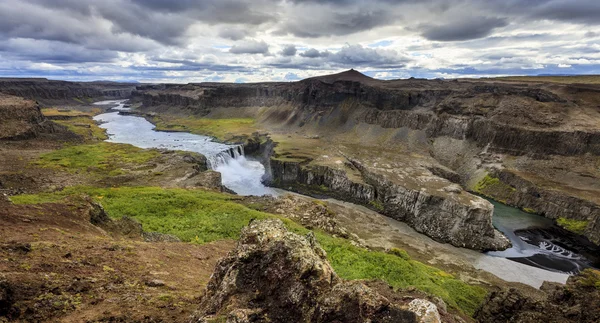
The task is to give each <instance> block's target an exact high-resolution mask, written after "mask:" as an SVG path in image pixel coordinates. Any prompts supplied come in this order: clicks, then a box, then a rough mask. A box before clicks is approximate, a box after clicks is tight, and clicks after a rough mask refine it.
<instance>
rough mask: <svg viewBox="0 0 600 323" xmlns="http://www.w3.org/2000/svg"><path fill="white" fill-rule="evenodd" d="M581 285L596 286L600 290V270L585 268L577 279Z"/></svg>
mask: <svg viewBox="0 0 600 323" xmlns="http://www.w3.org/2000/svg"><path fill="white" fill-rule="evenodd" d="M577 282H578V283H579V284H580V285H581V286H584V287H594V288H596V289H598V290H600V270H596V269H585V270H584V271H582V272H581V276H580V278H579V280H578V281H577Z"/></svg>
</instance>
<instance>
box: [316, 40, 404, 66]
mask: <svg viewBox="0 0 600 323" xmlns="http://www.w3.org/2000/svg"><path fill="white" fill-rule="evenodd" d="M327 59H328V60H330V61H331V62H333V63H335V64H337V65H339V66H347V67H354V66H356V67H364V66H371V67H378V68H382V67H386V68H392V67H395V68H400V67H404V66H405V65H406V63H408V62H409V61H410V59H409V58H407V57H403V56H401V55H400V54H398V52H396V51H394V50H389V49H373V48H368V47H363V46H361V45H346V46H344V47H342V49H341V50H339V51H338V52H336V53H333V54H331V55H329V56H328V58H327Z"/></svg>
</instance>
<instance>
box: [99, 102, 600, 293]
mask: <svg viewBox="0 0 600 323" xmlns="http://www.w3.org/2000/svg"><path fill="white" fill-rule="evenodd" d="M124 102H125V101H103V102H98V103H96V104H98V105H113V106H114V108H113V109H114V110H117V111H119V110H128V108H125V107H124ZM94 119H95V120H97V121H99V122H101V125H100V126H101V127H102V128H104V129H106V130H107V133H108V135H109V139H108V141H109V142H115V143H127V144H132V145H134V146H137V147H141V148H163V149H172V150H185V151H193V152H197V153H200V154H203V155H205V156H206V157H207V159H208V161H209V164H210V167H211V168H212V169H213V170H216V171H218V172H220V173H221V176H222V181H223V185H224V186H226V187H227V188H229V189H231V190H232V191H234V192H236V193H237V194H239V195H278V192H281V190H277V189H272V188H269V187H266V186H265V185H263V184H262V182H261V178H262V176H263V175H264V173H265V168H264V166H263V165H262V164H261V163H260V162H258V161H256V160H253V159H251V158H247V157H246V156H244V154H243V149H242V147H241V146H232V145H226V144H222V143H218V142H215V141H214V140H213V139H212V138H210V137H207V136H201V135H195V134H190V133H185V132H161V131H155V130H154V125H153V124H152V123H150V122H148V121H147V120H146V119H144V118H141V117H137V116H131V115H121V114H119V112H108V113H104V114H100V115H98V116H96V117H95V118H94ZM492 203H493V204H494V207H495V208H494V217H493V223H494V226H495V227H496V228H497V229H498V230H500V231H502V232H503V233H504V234H505V235H506V236H507V237H508V238H509V239H510V240H511V242H512V243H513V247H512V248H510V249H508V250H505V251H502V252H488V253H486V255H484V256H485V257H484V258H481V257H477V260H476V262H477V264H475V265H476V267H478V268H480V269H484V270H486V271H489V272H492V273H494V274H496V275H498V276H499V277H500V278H503V279H505V280H509V281H521V282H525V283H528V282H530V281H531V280H532V279H533V280H535V284H531V283H530V284H531V285H539V284H540V282H541V281H542V280H541V279H542V278H543V279H547V280H551V281H557V282H564V281H566V278H567V277H568V274H573V273H577V272H579V271H580V270H581V269H583V268H587V267H590V266H594V261H591V260H588V259H587V258H586V257H585V256H583V255H581V254H580V251H581V249H578V247H579V246H580V245H581V243H582V242H581V241H578V240H577V239H576V237H570V236H568V233H567V232H564V231H559V230H560V229H559V228H557V227H556V226H555V225H554V224H553V223H552V221H550V220H548V219H546V218H544V217H541V216H537V215H532V214H528V213H525V212H522V211H520V210H518V209H515V208H512V207H508V206H506V205H502V204H500V203H496V202H493V201H492ZM565 235H566V236H567V238H565ZM584 249H585V248H584ZM592 254H593V252H592ZM494 258H506V259H510V260H514V261H515V262H518V263H520V264H516V263H515V264H514V266H513V267H514V271H511V270H507V268H494V267H495V266H497V265H498V264H499V263H498V262H496V261H494V260H493V259H494ZM482 259H484V261H483V262H482ZM474 261H475V259H474ZM509 263H512V262H509ZM522 264H525V265H528V266H525V267H529V266H534V267H537V268H541V269H543V270H542V271H533V272H531V271H528V272H527V273H525V271H526V270H523V269H522V268H524V267H523V266H522ZM596 264H597V263H596ZM502 266H506V263H504V262H502ZM519 268H521V269H519ZM541 272H545V274H540V273H541ZM523 275H529V276H531V278H527V279H526V280H525V281H522V280H523V279H520V278H519V276H523ZM535 275H537V276H539V277H537V280H536V278H535V277H533V276H535ZM536 287H538V286H536Z"/></svg>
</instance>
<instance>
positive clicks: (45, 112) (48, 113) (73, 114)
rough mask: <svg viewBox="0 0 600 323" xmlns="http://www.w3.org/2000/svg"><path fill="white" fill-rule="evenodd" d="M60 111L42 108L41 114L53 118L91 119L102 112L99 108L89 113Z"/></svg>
mask: <svg viewBox="0 0 600 323" xmlns="http://www.w3.org/2000/svg"><path fill="white" fill-rule="evenodd" d="M59 110H62V109H58V108H44V109H42V114H43V115H45V116H47V117H55V116H65V117H91V116H94V115H97V114H99V113H101V112H102V109H100V108H93V109H91V110H90V111H89V112H83V111H77V110H69V111H59Z"/></svg>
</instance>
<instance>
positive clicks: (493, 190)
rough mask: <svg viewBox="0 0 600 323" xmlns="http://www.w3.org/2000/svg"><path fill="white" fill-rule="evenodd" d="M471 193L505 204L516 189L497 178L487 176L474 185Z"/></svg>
mask: <svg viewBox="0 0 600 323" xmlns="http://www.w3.org/2000/svg"><path fill="white" fill-rule="evenodd" d="M473 191H475V192H476V193H479V194H481V195H484V196H487V197H489V198H493V199H495V200H497V201H499V202H501V203H504V204H506V200H507V199H508V198H510V196H511V195H512V194H513V193H514V192H515V191H516V189H515V188H514V187H512V186H510V185H508V184H506V183H504V182H502V181H501V180H500V179H499V178H497V177H493V176H491V175H489V174H487V175H485V177H484V178H483V179H482V180H480V181H479V182H478V183H477V184H475V187H474V188H473Z"/></svg>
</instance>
